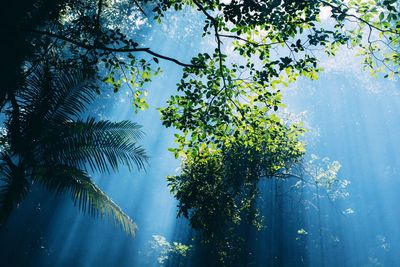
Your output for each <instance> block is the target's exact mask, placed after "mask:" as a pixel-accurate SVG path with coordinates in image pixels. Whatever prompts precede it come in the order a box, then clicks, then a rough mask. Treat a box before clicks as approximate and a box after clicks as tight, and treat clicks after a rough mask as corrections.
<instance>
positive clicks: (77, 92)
mask: <svg viewBox="0 0 400 267" xmlns="http://www.w3.org/2000/svg"><path fill="white" fill-rule="evenodd" d="M95 96H96V90H95V88H94V82H93V80H91V79H89V77H88V75H87V74H85V72H83V71H81V70H75V71H71V72H66V71H64V72H61V73H57V72H55V71H52V70H51V69H49V68H48V67H38V68H37V69H35V71H33V72H32V74H31V75H30V76H29V77H28V78H27V81H26V83H25V85H24V86H23V89H22V90H21V93H20V97H19V102H20V103H21V106H22V110H24V115H25V116H24V117H26V119H25V120H26V121H27V122H30V121H36V122H37V121H39V120H40V121H42V122H46V123H55V122H63V121H68V120H72V119H74V118H76V117H77V116H78V115H79V114H80V113H82V112H83V111H84V110H85V107H86V106H87V105H89V104H90V103H91V102H92V101H93V99H94V98H95Z"/></svg>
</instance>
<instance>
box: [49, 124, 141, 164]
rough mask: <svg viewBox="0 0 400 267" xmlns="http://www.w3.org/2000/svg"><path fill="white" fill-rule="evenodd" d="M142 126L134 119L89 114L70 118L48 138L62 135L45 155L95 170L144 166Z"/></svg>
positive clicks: (65, 162)
mask: <svg viewBox="0 0 400 267" xmlns="http://www.w3.org/2000/svg"><path fill="white" fill-rule="evenodd" d="M140 128H141V127H140V126H139V125H138V124H136V123H133V122H130V121H121V122H110V121H95V120H94V119H91V118H89V119H87V120H86V121H76V122H66V123H64V124H62V125H60V127H58V128H57V129H55V130H54V131H52V133H51V135H52V137H46V138H45V139H44V141H46V140H51V139H52V138H58V141H55V142H52V143H53V144H54V146H51V147H48V149H47V151H46V152H45V155H47V156H52V157H53V158H55V159H56V160H57V161H58V162H63V163H64V164H66V165H69V166H74V167H78V168H83V169H85V170H88V169H90V170H92V171H99V172H110V171H111V170H113V171H116V170H118V167H119V166H120V165H125V166H127V167H128V168H129V169H132V168H133V167H135V166H136V167H137V168H138V169H143V168H144V167H145V163H146V162H147V159H148V157H147V155H146V153H145V150H144V149H143V148H142V147H141V146H139V145H137V141H138V140H139V139H141V138H142V136H143V132H142V131H141V129H140ZM61 133H62V134H61Z"/></svg>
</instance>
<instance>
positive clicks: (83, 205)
mask: <svg viewBox="0 0 400 267" xmlns="http://www.w3.org/2000/svg"><path fill="white" fill-rule="evenodd" d="M33 181H35V182H37V183H39V184H41V185H43V186H44V187H45V188H47V189H49V190H53V191H55V192H56V193H57V194H64V193H69V194H70V195H71V198H72V200H73V202H74V205H75V206H77V207H78V208H79V209H80V210H81V211H83V212H85V213H88V214H90V215H91V216H93V217H101V218H104V217H106V218H108V219H109V220H111V221H113V222H114V224H115V225H116V226H119V227H121V228H122V229H123V230H124V231H125V232H126V233H128V234H129V235H132V236H134V235H135V233H136V229H137V226H136V224H135V223H134V222H133V221H132V220H131V218H130V217H129V216H128V215H126V214H125V213H124V212H123V211H122V210H121V208H120V207H119V206H118V205H117V204H115V203H114V202H113V201H112V200H111V198H109V197H108V196H107V194H106V193H104V192H103V191H102V190H101V189H100V188H99V187H97V186H96V185H95V184H94V183H93V182H92V181H91V179H90V177H89V175H88V174H87V173H86V172H84V171H81V170H79V169H76V168H73V167H69V166H65V165H57V166H41V167H38V168H36V170H35V175H34V177H33Z"/></svg>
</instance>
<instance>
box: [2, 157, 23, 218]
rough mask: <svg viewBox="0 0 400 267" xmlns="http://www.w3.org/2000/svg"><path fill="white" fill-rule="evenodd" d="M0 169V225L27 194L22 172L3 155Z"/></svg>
mask: <svg viewBox="0 0 400 267" xmlns="http://www.w3.org/2000/svg"><path fill="white" fill-rule="evenodd" d="M1 160H2V161H1V164H0V169H1V177H0V225H3V224H4V223H5V222H6V220H7V219H8V217H9V215H10V213H11V212H12V210H13V209H14V207H16V206H18V205H19V204H20V203H21V201H22V200H23V199H24V198H25V196H26V195H27V194H28V192H29V182H28V180H27V179H26V177H25V176H24V171H23V170H22V169H20V168H18V167H17V166H16V165H14V164H13V163H12V161H11V160H10V158H9V157H8V156H5V155H3V156H2V159H1Z"/></svg>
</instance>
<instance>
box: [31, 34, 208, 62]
mask: <svg viewBox="0 0 400 267" xmlns="http://www.w3.org/2000/svg"><path fill="white" fill-rule="evenodd" d="M23 30H24V31H29V32H31V33H34V34H40V35H46V36H49V37H52V38H56V39H59V40H63V41H65V42H68V43H71V44H74V45H76V46H78V47H80V48H84V49H87V50H103V51H108V52H118V53H134V52H145V53H147V54H150V55H152V56H154V57H157V58H160V59H164V60H167V61H171V62H173V63H175V64H177V65H179V66H182V67H190V68H202V66H198V65H193V64H187V63H184V62H181V61H179V60H177V59H175V58H172V57H168V56H164V55H161V54H159V53H156V52H154V51H152V50H151V49H150V48H148V47H143V48H133V47H120V48H115V47H108V46H105V45H102V44H97V45H92V44H89V43H82V42H80V41H77V40H74V39H72V38H69V37H66V36H63V35H59V34H55V33H52V32H47V31H41V30H34V29H23Z"/></svg>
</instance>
